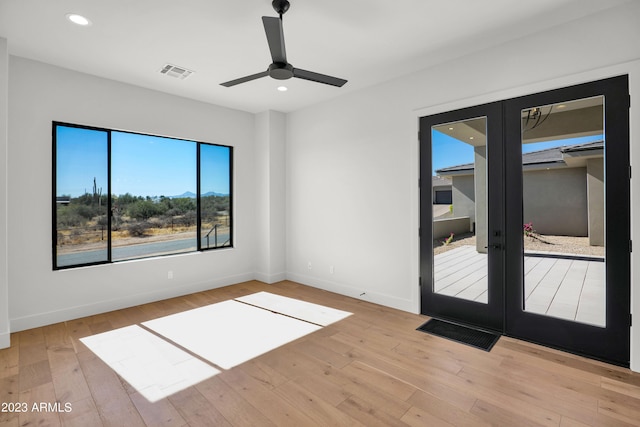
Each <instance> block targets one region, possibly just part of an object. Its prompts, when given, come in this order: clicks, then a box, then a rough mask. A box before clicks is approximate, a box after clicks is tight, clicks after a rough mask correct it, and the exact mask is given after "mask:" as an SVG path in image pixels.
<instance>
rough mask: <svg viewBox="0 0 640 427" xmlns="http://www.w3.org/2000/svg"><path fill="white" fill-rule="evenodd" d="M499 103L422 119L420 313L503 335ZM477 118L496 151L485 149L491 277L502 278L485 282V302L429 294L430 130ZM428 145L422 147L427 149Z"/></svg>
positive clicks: (500, 108)
mask: <svg viewBox="0 0 640 427" xmlns="http://www.w3.org/2000/svg"><path fill="white" fill-rule="evenodd" d="M502 108H503V105H502V102H492V103H489V104H483V105H478V106H474V107H469V108H463V109H460V110H455V111H449V112H445V113H440V114H435V115H432V116H427V117H422V118H420V147H421V150H420V176H421V178H420V224H421V225H420V227H421V231H420V235H421V239H420V253H421V256H420V286H421V293H420V294H421V298H420V301H421V304H420V305H421V307H422V308H421V312H422V314H426V315H429V316H431V317H436V318H440V319H446V320H449V321H453V322H457V323H463V324H468V325H473V326H475V327H479V328H482V329H487V330H492V331H497V332H501V333H502V332H503V325H504V303H503V298H504V287H503V286H502V283H503V281H504V279H503V277H502V276H503V271H504V268H503V263H504V259H503V258H504V256H503V254H504V251H503V250H502V247H503V241H502V235H503V234H504V233H502V230H503V228H504V224H503V221H504V215H503V208H502V206H504V202H503V193H504V191H503V186H504V179H503V176H504V174H503V163H504V162H503V158H502V152H503V150H502V148H501V147H502V140H503V137H502V135H503V127H502V116H503V112H502ZM478 117H486V118H487V147H488V146H489V140H491V141H492V144H494V146H497V147H500V149H497V150H495V149H494V150H490V149H487V165H488V167H487V208H488V209H490V210H491V214H490V215H489V216H488V220H489V223H488V246H489V247H490V248H489V249H488V253H489V256H488V258H487V260H488V261H487V262H488V264H487V268H488V274H489V277H490V278H491V277H493V276H494V275H496V274H497V275H500V276H501V277H500V279H499V280H492V281H491V280H490V281H489V288H488V293H489V298H488V303H487V304H484V303H480V302H475V301H469V300H463V299H459V298H451V297H448V296H445V295H441V294H437V293H435V292H432V283H433V263H432V259H433V239H432V234H433V233H432V229H431V224H432V222H433V208H432V206H433V200H432V173H431V170H432V166H431V165H432V153H431V127H432V126H435V125H440V124H443V123H452V122H458V121H462V120H467V119H473V118H478ZM425 147H426V149H425Z"/></svg>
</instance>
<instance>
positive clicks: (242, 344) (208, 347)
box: [81, 292, 352, 402]
mask: <svg viewBox="0 0 640 427" xmlns="http://www.w3.org/2000/svg"><path fill="white" fill-rule="evenodd" d="M351 314H352V313H349V312H346V311H341V310H336V309H333V308H330V307H325V306H322V305H319V304H312V303H308V302H306V301H300V300H297V299H294V298H288V297H283V296H280V295H275V294H271V293H269V292H257V293H255V294H251V295H246V296H243V297H240V298H236V299H235V300H228V301H223V302H219V303H216V304H211V305H208V306H204V307H199V308H195V309H193V310H188V311H184V312H181V313H176V314H172V315H169V316H165V317H160V318H158V319H154V320H150V321H147V322H143V323H142V324H141V325H142V326H139V325H132V326H127V327H124V328H120V329H115V330H113V331H109V332H104V333H101V334H97V335H92V336H89V337H85V338H81V341H82V342H83V343H84V344H85V345H86V346H87V347H88V348H89V349H90V350H91V351H93V352H94V353H95V354H96V355H97V356H98V357H99V358H100V359H102V360H103V361H104V362H105V363H106V364H107V365H109V367H111V369H113V370H114V371H115V372H116V373H117V374H118V375H120V376H121V377H122V378H123V379H124V380H125V381H127V382H128V383H129V384H130V385H131V386H132V387H133V388H135V389H136V390H137V391H138V392H139V393H140V394H141V395H142V396H144V397H145V398H146V399H147V400H149V401H150V402H156V401H158V400H160V399H163V398H166V397H168V396H170V395H171V394H173V393H176V392H178V391H180V390H184V389H186V388H188V387H190V386H193V385H195V384H197V383H199V382H201V381H204V380H206V379H208V378H211V377H213V376H214V375H216V374H218V373H220V372H221V371H220V369H216V368H221V369H231V368H233V367H234V366H237V365H240V364H242V363H244V362H247V361H249V360H251V359H253V358H255V357H258V356H260V355H262V354H264V353H267V352H269V351H271V350H274V349H276V348H278V347H280V346H282V345H285V344H287V343H290V342H292V341H295V340H296V339H298V338H302V337H304V336H305V335H307V334H310V333H312V332H315V331H317V330H320V329H322V327H323V326H327V325H330V324H332V323H335V322H338V321H340V320H342V319H345V318H346V317H348V316H350V315H351ZM150 331H152V332H150ZM179 347H182V348H179ZM185 350H186V351H185Z"/></svg>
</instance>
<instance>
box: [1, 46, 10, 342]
mask: <svg viewBox="0 0 640 427" xmlns="http://www.w3.org/2000/svg"><path fill="white" fill-rule="evenodd" d="M8 74H9V50H8V49H7V40H6V39H3V38H0V348H5V347H8V346H9V341H10V340H9V336H10V335H9V331H10V329H9V281H8V275H7V197H6V195H7V166H8V161H7V114H8V110H7V109H8V96H9V95H8V90H9V76H8Z"/></svg>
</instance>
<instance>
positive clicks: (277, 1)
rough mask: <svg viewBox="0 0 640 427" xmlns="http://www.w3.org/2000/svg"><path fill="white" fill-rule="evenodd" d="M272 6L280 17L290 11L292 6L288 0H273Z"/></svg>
mask: <svg viewBox="0 0 640 427" xmlns="http://www.w3.org/2000/svg"><path fill="white" fill-rule="evenodd" d="M271 6H273V10H275V11H276V12H277V13H278V15H280V16H282V15H284V13H285V12H286V11H287V10H289V6H290V4H289V2H288V1H287V0H273V1H272V2H271Z"/></svg>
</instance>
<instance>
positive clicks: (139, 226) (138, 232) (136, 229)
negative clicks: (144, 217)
mask: <svg viewBox="0 0 640 427" xmlns="http://www.w3.org/2000/svg"><path fill="white" fill-rule="evenodd" d="M149 228H151V224H150V223H149V222H147V221H136V222H133V223H131V224H129V225H128V226H127V232H128V233H129V235H130V236H131V237H144V236H146V235H147V231H149Z"/></svg>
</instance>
